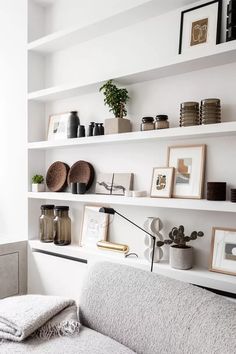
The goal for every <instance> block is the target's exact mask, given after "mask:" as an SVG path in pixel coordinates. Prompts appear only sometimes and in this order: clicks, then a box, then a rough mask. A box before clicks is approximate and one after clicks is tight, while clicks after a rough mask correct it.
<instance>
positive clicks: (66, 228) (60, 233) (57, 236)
mask: <svg viewBox="0 0 236 354" xmlns="http://www.w3.org/2000/svg"><path fill="white" fill-rule="evenodd" d="M54 210H55V217H54V221H53V224H54V236H53V242H54V243H55V245H60V246H65V245H69V244H70V243H71V219H70V217H69V207H68V206H56V207H55V209H54Z"/></svg>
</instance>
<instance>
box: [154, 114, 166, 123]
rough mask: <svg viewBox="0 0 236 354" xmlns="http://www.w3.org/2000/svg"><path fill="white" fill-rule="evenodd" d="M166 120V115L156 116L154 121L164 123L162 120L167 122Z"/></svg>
mask: <svg viewBox="0 0 236 354" xmlns="http://www.w3.org/2000/svg"><path fill="white" fill-rule="evenodd" d="M167 119H168V116H167V115H166V114H158V115H157V116H156V120H161V121H164V120H167Z"/></svg>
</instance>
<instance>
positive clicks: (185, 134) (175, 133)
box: [28, 122, 236, 150]
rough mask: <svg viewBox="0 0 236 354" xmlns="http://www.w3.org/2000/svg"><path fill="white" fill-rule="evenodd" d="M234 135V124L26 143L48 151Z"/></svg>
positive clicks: (30, 146)
mask: <svg viewBox="0 0 236 354" xmlns="http://www.w3.org/2000/svg"><path fill="white" fill-rule="evenodd" d="M232 135H236V122H226V123H220V124H209V125H199V126H193V127H182V128H170V129H162V130H152V131H146V132H133V133H124V134H111V135H103V136H94V137H86V138H77V139H67V140H57V141H39V142H33V143H28V149H29V150H48V149H55V148H65V147H76V146H80V145H96V144H114V143H126V142H127V143H129V142H142V141H143V142H145V141H151V140H163V139H165V140H179V139H194V138H206V137H219V136H232Z"/></svg>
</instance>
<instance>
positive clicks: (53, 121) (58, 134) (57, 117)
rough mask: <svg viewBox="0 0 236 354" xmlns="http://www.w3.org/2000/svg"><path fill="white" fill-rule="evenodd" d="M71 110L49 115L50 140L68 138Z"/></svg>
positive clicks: (48, 137)
mask: <svg viewBox="0 0 236 354" xmlns="http://www.w3.org/2000/svg"><path fill="white" fill-rule="evenodd" d="M69 116H70V112H65V113H60V114H54V115H51V116H50V117H49V124H48V136H47V139H48V140H63V139H67V126H68V119H69Z"/></svg>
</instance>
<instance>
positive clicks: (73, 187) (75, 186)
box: [70, 182, 77, 194]
mask: <svg viewBox="0 0 236 354" xmlns="http://www.w3.org/2000/svg"><path fill="white" fill-rule="evenodd" d="M70 185H71V193H72V194H77V183H74V182H73V183H71V184H70Z"/></svg>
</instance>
